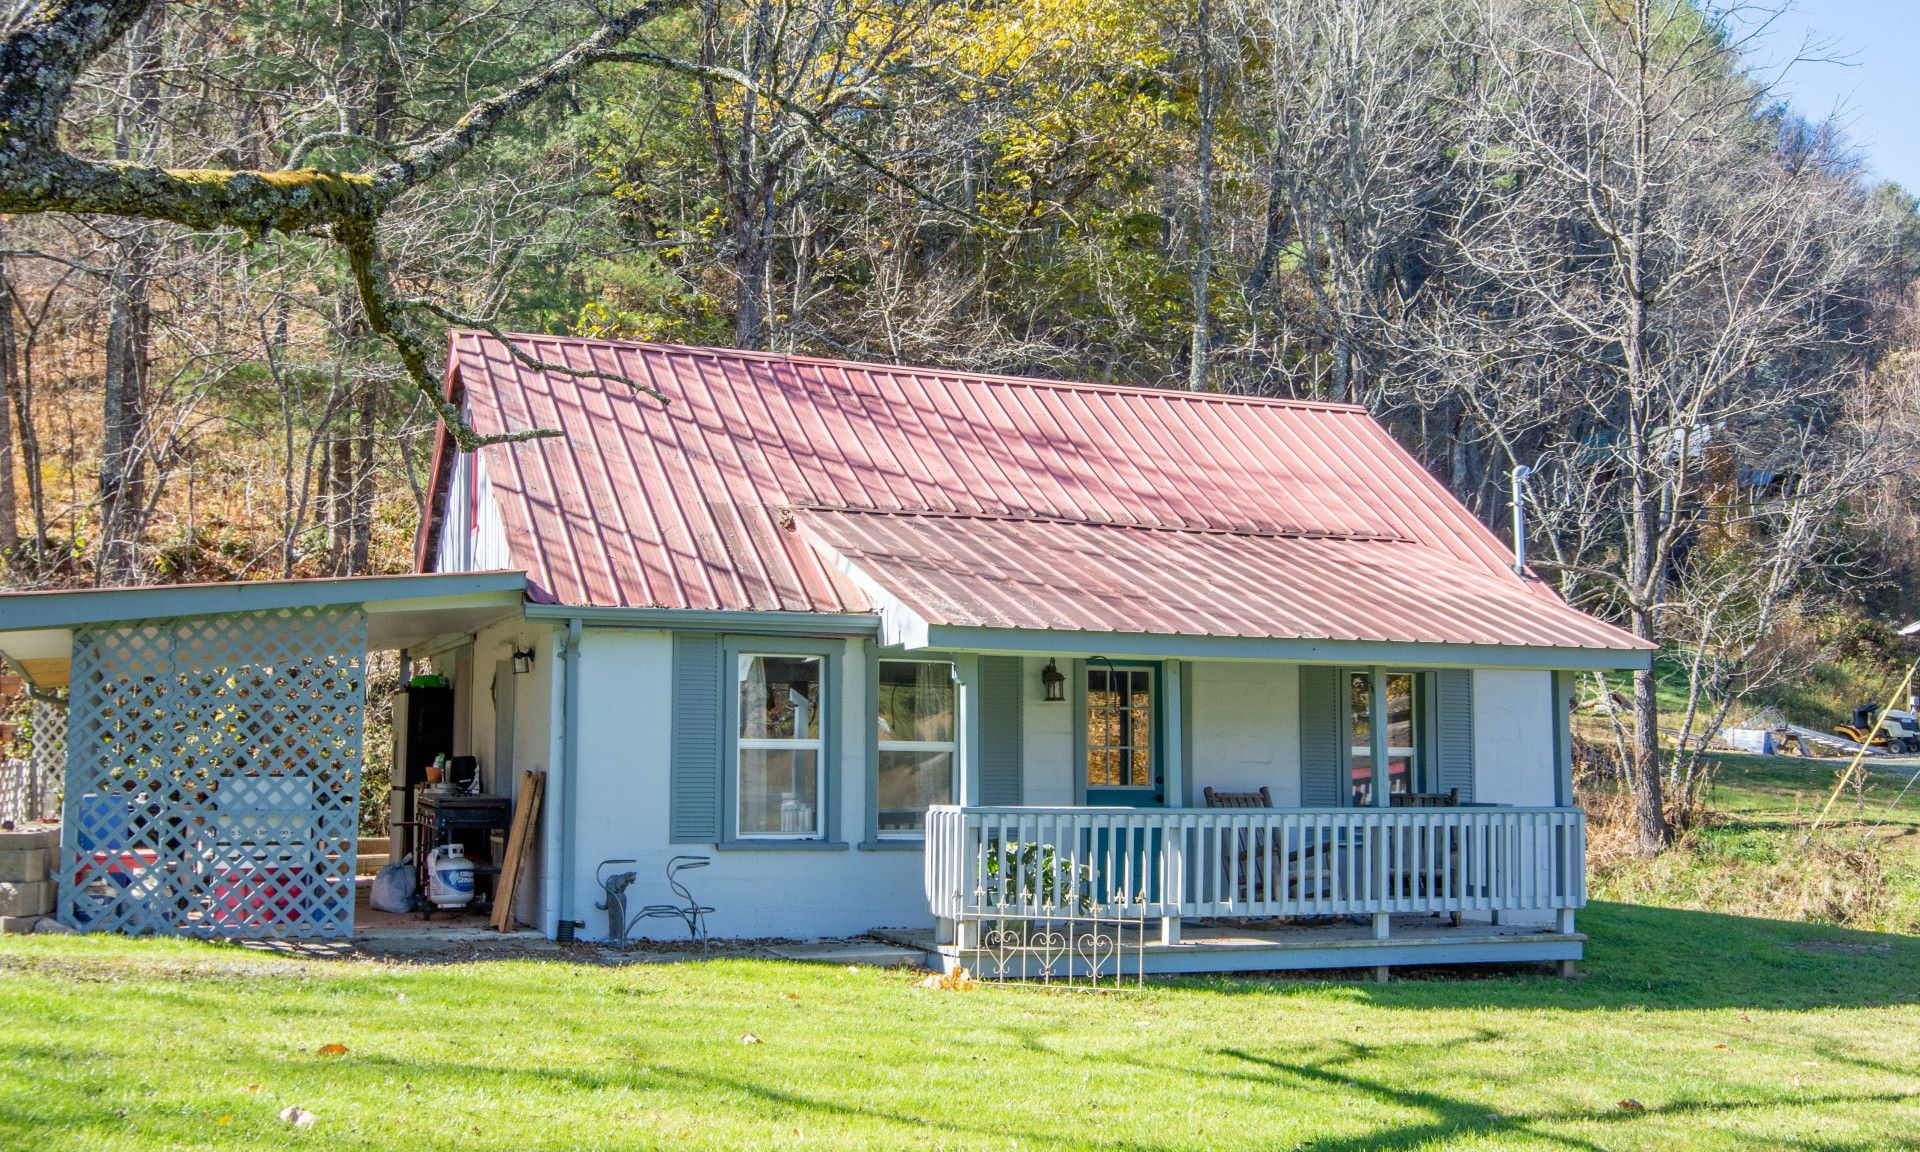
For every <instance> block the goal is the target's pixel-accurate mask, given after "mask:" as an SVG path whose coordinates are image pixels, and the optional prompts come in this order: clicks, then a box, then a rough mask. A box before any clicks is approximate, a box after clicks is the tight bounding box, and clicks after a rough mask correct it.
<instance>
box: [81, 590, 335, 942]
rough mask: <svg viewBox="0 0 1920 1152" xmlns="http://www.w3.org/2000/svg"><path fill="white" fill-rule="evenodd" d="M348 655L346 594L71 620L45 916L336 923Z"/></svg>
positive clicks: (176, 923) (212, 932)
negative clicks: (243, 608) (50, 891)
mask: <svg viewBox="0 0 1920 1152" xmlns="http://www.w3.org/2000/svg"><path fill="white" fill-rule="evenodd" d="M366 654H367V621H366V613H365V611H364V610H363V609H362V608H360V607H359V606H358V605H347V606H336V607H311V608H297V609H283V610H279V611H272V612H250V613H235V614H230V615H215V616H196V617H188V618H183V619H175V620H147V621H137V622H128V623H118V624H108V625H98V626H93V627H89V628H85V629H81V630H79V631H76V632H75V633H74V637H73V665H72V669H73V671H72V677H71V690H70V692H69V696H68V705H69V709H68V727H67V779H66V798H65V803H64V806H63V811H64V818H63V820H62V821H61V866H60V869H59V881H60V907H59V916H60V919H61V920H62V921H64V922H66V923H67V924H70V925H72V926H74V927H76V928H81V929H84V930H88V931H113V932H129V933H160V934H166V935H192V936H217V937H223V938H233V939H287V938H294V939H311V938H327V937H346V936H350V935H352V932H353V879H354V851H355V837H356V835H357V832H358V826H359V819H358V812H359V802H360V774H361V757H360V752H361V736H362V721H363V714H364V712H365V705H366Z"/></svg>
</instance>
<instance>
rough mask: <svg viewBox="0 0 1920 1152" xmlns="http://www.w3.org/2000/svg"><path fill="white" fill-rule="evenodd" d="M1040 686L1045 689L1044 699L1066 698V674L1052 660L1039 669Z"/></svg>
mask: <svg viewBox="0 0 1920 1152" xmlns="http://www.w3.org/2000/svg"><path fill="white" fill-rule="evenodd" d="M1040 686H1041V687H1042V688H1044V689H1045V690H1046V699H1047V700H1048V701H1049V702H1057V701H1060V700H1065V699H1066V698H1067V675H1066V673H1064V672H1062V671H1060V666H1059V665H1057V664H1055V663H1054V662H1053V661H1052V660H1048V661H1047V666H1046V667H1045V668H1042V669H1041V670H1040Z"/></svg>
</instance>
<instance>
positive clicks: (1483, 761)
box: [1473, 668, 1554, 807]
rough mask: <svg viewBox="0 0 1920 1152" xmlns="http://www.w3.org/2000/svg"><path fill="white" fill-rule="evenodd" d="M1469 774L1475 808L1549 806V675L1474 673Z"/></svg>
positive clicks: (1550, 783) (1550, 684)
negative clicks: (1475, 802) (1470, 769)
mask: <svg viewBox="0 0 1920 1152" xmlns="http://www.w3.org/2000/svg"><path fill="white" fill-rule="evenodd" d="M1473 774H1474V778H1473V798H1474V799H1475V800H1476V801H1479V802H1480V803H1490V804H1517V805H1539V806H1543V807H1544V806H1550V805H1551V804H1552V803H1553V780H1554V762H1553V673H1551V672H1532V671H1513V670H1496V669H1485V668H1483V669H1480V670H1478V671H1476V672H1474V674H1473Z"/></svg>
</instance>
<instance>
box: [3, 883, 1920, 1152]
mask: <svg viewBox="0 0 1920 1152" xmlns="http://www.w3.org/2000/svg"><path fill="white" fill-rule="evenodd" d="M1582 926H1583V927H1584V928H1585V929H1586V930H1587V931H1588V932H1590V933H1591V934H1592V936H1593V941H1592V944H1591V951H1590V956H1589V964H1588V967H1589V969H1590V972H1591V975H1590V976H1588V977H1587V978H1585V979H1581V980H1577V981H1563V980H1560V979H1558V978H1557V977H1553V976H1550V975H1546V974H1543V973H1539V972H1534V971H1528V970H1522V971H1513V970H1503V971H1499V972H1497V973H1495V974H1487V973H1476V974H1470V975H1463V974H1453V975H1452V976H1450V977H1449V978H1445V979H1441V978H1430V979H1415V980H1406V981H1400V982H1396V983H1394V984H1391V985H1388V986H1386V987H1377V986H1371V985H1365V984H1360V983H1356V982H1346V981H1337V980H1336V981H1318V980H1298V981H1295V980H1289V981H1281V982H1271V983H1269V982H1262V981H1255V980H1205V981H1198V980H1196V981H1187V982H1181V983H1176V984H1168V985H1161V986H1157V987H1153V988H1151V989H1149V990H1148V991H1146V992H1143V993H1106V994H1086V993H1079V994H1073V993H1049V992H1043V991H1037V990H1032V989H1018V988H992V989H984V990H978V991H971V992H940V991H934V990H930V989H924V988H918V987H915V986H914V977H913V976H912V975H911V974H908V973H902V972H886V971H877V970H864V969H863V970H858V971H850V970H848V969H845V968H839V967H820V966H804V965H798V964H781V963H772V962H760V961H741V960H724V961H713V962H703V963H689V964H676V965H647V966H633V967H624V968H602V967H594V966H586V965H571V964H562V963H551V962H546V963H541V962H501V963H489V964H484V965H464V966H449V967H397V966H388V965H380V964H373V963H367V962H341V961H298V960H288V959H281V958H275V957H266V956H262V955H259V954H256V953H249V952H246V951H242V950H240V949H238V948H234V947H226V946H217V945H197V944H189V943H184V942H175V941H129V940H119V939H95V938H59V937H54V938H48V937H8V938H5V939H4V940H0V1021H3V1022H4V1023H3V1024H0V1049H3V1051H0V1147H5V1148H30V1149H36V1150H41V1149H52V1148H76V1149H79V1148H85V1149H113V1148H128V1149H131V1148H141V1149H146V1148H160V1147H169V1148H171V1147H184V1148H256V1147H275V1146H281V1145H294V1144H305V1145H308V1146H313V1147H326V1148H422V1149H427V1148H446V1149H494V1148H498V1149H525V1148H634V1147H672V1148H679V1147H687V1148H716V1147H756V1148H759V1147H786V1148H902V1147H904V1148H994V1149H1001V1148H1079V1147H1088V1148H1126V1149H1154V1148H1168V1149H1175V1148H1179V1149H1186V1148H1247V1149H1276V1148H1277V1149H1288V1148H1307V1147H1311V1148H1313V1149H1316V1150H1320V1152H1325V1150H1329V1149H1361V1148H1380V1149H1424V1148H1435V1149H1437V1148H1459V1147H1468V1148H1540V1147H1564V1148H1577V1149H1596V1148H1607V1149H1628V1148H1662V1149H1666V1148H1731V1147H1742V1146H1759V1145H1772V1146H1778V1145H1781V1144H1791V1145H1795V1146H1799V1147H1808V1148H1820V1149H1827V1150H1834V1149H1852V1148H1860V1149H1866V1148H1889V1147H1897V1146H1901V1145H1902V1142H1903V1141H1904V1142H1909V1143H1907V1144H1906V1146H1909V1147H1912V1146H1914V1145H1913V1144H1912V1143H1911V1141H1913V1140H1914V1139H1915V1136H1916V1134H1920V940H1916V939H1912V938H1908V937H1898V936H1878V935H1873V934H1868V933H1859V932H1848V931H1845V930H1842V929H1834V928H1823V927H1815V926H1810V925H1799V924H1786V923H1777V922H1766V921H1756V920H1742V919H1738V918H1733V917H1726V916H1718V915H1713V914H1708V913H1698V912H1682V911H1671V910H1656V909H1647V908H1633V907H1626V906H1618V905H1596V906H1594V907H1593V908H1591V909H1589V910H1588V912H1587V913H1585V915H1584V917H1583V920H1582ZM749 1033H751V1034H753V1035H755V1036H758V1037H759V1038H760V1041H761V1042H760V1043H757V1044H747V1043H744V1042H743V1040H742V1037H743V1036H745V1035H747V1034H749ZM329 1044H343V1045H345V1046H346V1052H345V1053H344V1054H326V1053H324V1052H322V1048H323V1047H324V1046H326V1045H329ZM1622 1101H1637V1102H1638V1104H1639V1105H1640V1107H1638V1108H1634V1107H1622V1106H1621V1102H1622ZM288 1105H299V1106H301V1107H304V1108H306V1109H309V1110H310V1111H312V1112H313V1113H314V1114H315V1115H316V1116H317V1117H318V1120H317V1123H315V1124H314V1126H313V1127H312V1128H310V1129H307V1130H305V1131H300V1130H296V1129H294V1128H291V1127H290V1126H288V1125H285V1124H283V1123H282V1122H281V1121H280V1120H279V1119H278V1118H277V1116H278V1114H279V1113H280V1111H281V1110H282V1109H283V1108H285V1107H287V1106H288Z"/></svg>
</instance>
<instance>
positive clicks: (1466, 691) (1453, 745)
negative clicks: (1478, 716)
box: [1433, 668, 1473, 801]
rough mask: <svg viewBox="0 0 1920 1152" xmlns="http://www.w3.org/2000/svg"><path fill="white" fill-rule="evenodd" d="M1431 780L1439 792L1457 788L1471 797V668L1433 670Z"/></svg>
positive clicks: (1468, 798) (1463, 799)
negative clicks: (1433, 764) (1433, 758)
mask: <svg viewBox="0 0 1920 1152" xmlns="http://www.w3.org/2000/svg"><path fill="white" fill-rule="evenodd" d="M1433 678H1434V684H1433V701H1434V711H1435V712H1436V713H1438V714H1437V715H1436V716H1435V717H1434V752H1435V756H1436V758H1437V760H1438V764H1437V765H1436V768H1437V771H1436V773H1435V777H1436V779H1435V783H1436V784H1437V785H1438V790H1439V791H1441V792H1445V791H1448V790H1449V789H1453V788H1458V789H1460V799H1461V800H1462V801H1468V800H1472V799H1473V669H1471V668H1448V669H1445V670H1443V671H1440V672H1435V673H1434V674H1433Z"/></svg>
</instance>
